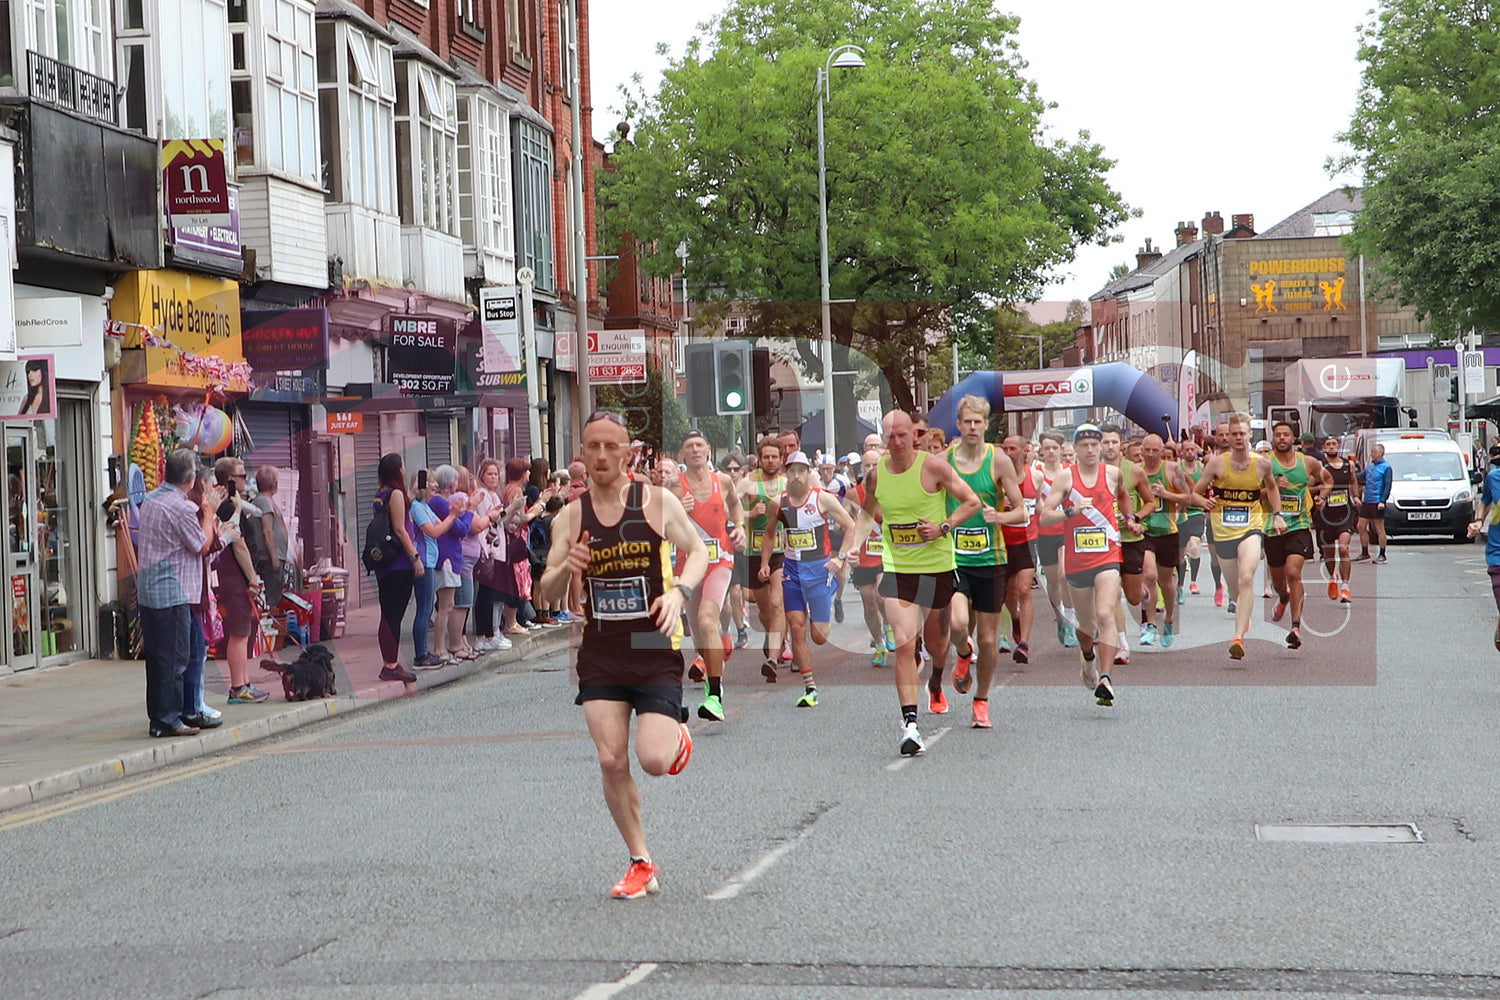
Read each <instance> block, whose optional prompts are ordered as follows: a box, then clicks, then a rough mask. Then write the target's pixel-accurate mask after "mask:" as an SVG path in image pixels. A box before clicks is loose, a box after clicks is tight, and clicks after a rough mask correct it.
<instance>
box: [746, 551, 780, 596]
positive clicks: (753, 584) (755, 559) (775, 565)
mask: <svg viewBox="0 0 1500 1000" xmlns="http://www.w3.org/2000/svg"><path fill="white" fill-rule="evenodd" d="M745 558H747V559H749V560H750V589H751V590H761V589H763V588H765V587H769V586H770V585H771V582H770V581H769V580H767V581H766V582H765V583H761V582H760V554H759V553H757V554H755V555H754V556H746V557H745ZM785 558H786V557H785V556H784V555H783V554H782V553H780V552H772V553H771V561H770V563H769V564H768V565H769V566H770V568H771V575H772V576H775V575H776V571H777V570H778V569H780V568H781V563H782V561H783V560H784V559H785Z"/></svg>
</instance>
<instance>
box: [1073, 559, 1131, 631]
mask: <svg viewBox="0 0 1500 1000" xmlns="http://www.w3.org/2000/svg"><path fill="white" fill-rule="evenodd" d="M1109 570H1113V571H1115V572H1116V573H1118V572H1119V571H1120V564H1119V563H1105V564H1104V565H1103V566H1095V567H1094V568H1093V569H1086V570H1083V571H1082V572H1079V573H1069V574H1068V586H1070V587H1092V586H1093V585H1094V577H1096V576H1098V575H1099V574H1100V573H1104V572H1107V571H1109ZM1110 627H1111V628H1113V627H1114V626H1110Z"/></svg>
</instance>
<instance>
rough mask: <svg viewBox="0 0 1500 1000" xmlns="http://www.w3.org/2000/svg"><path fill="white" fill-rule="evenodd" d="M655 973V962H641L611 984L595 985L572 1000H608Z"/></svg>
mask: <svg viewBox="0 0 1500 1000" xmlns="http://www.w3.org/2000/svg"><path fill="white" fill-rule="evenodd" d="M655 971H656V963H655V962H642V963H641V964H640V965H637V966H636V967H635V968H634V969H631V970H630V971H629V972H627V973H626V974H625V975H624V976H623V977H622V978H620V979H617V980H615V981H614V982H612V983H595V984H594V985H592V986H590V987H589V988H588V989H586V990H584V991H583V992H582V993H580V994H578V995H577V996H576V997H574V998H573V1000H609V998H610V997H612V996H614V995H615V994H617V993H619V992H621V991H622V990H625V989H628V988H629V987H631V986H634V985H635V984H636V983H638V982H640V981H641V980H642V979H645V978H646V977H647V976H649V975H651V973H653V972H655Z"/></svg>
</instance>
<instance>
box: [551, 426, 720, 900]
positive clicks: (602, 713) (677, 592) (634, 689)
mask: <svg viewBox="0 0 1500 1000" xmlns="http://www.w3.org/2000/svg"><path fill="white" fill-rule="evenodd" d="M583 455H584V460H585V461H586V462H587V463H588V470H589V488H588V492H586V493H584V494H582V496H581V497H580V498H579V502H578V503H570V504H568V505H567V506H566V507H564V508H563V509H562V511H561V512H560V513H558V515H557V519H556V520H555V521H553V523H552V548H551V550H550V552H549V553H548V556H547V569H546V571H545V572H543V574H542V579H541V583H540V587H541V591H542V596H543V597H545V598H547V599H549V600H554V599H555V600H561V598H562V596H563V595H564V594H566V593H567V592H568V589H569V587H570V585H571V584H572V582H573V581H575V580H577V581H580V582H581V583H582V586H583V592H584V596H585V599H586V604H585V608H586V613H587V617H586V621H585V624H584V627H583V637H582V640H581V641H580V643H579V646H578V658H577V669H578V697H577V698H576V699H575V702H574V703H575V704H578V705H582V706H583V717H584V719H585V721H587V723H588V727H589V735H590V736H591V737H593V740H594V746H595V748H596V749H597V750H598V753H599V769H600V771H601V772H602V773H603V777H604V801H605V802H606V803H608V805H609V812H610V815H611V816H613V817H614V821H615V826H616V827H618V828H619V830H620V836H622V837H623V838H624V839H625V846H626V848H627V849H628V850H629V851H630V867H629V869H627V870H626V872H625V877H624V878H622V879H620V881H619V882H617V883H616V884H615V886H614V888H613V889H612V890H610V892H611V895H613V896H614V897H615V898H616V899H639V898H640V897H642V896H645V895H646V894H648V893H654V892H656V891H658V885H657V880H656V876H657V874H658V873H659V872H660V869H659V868H658V867H657V866H656V864H655V863H654V862H653V861H652V860H651V852H650V851H649V850H647V848H646V833H645V828H644V826H643V824H642V822H641V791H640V788H639V787H638V786H637V785H636V783H635V778H634V777H633V776H632V775H631V773H630V714H631V712H632V711H634V712H635V716H636V733H635V755H636V759H638V760H639V761H640V763H641V769H642V770H643V771H645V772H646V773H647V774H651V775H658V776H659V775H662V774H677V773H678V772H680V771H681V770H682V769H683V768H684V767H686V766H687V762H688V759H689V758H690V757H691V756H692V753H693V739H692V736H691V735H690V734H689V733H688V728H687V726H686V724H685V713H684V712H683V709H682V672H683V662H682V612H683V609H684V608H686V607H687V606H688V604H689V603H690V602H691V601H692V599H693V588H695V587H697V586H698V585H699V584H700V583H701V582H702V580H703V576H704V573H705V571H706V570H707V569H708V549H707V548H706V547H705V546H704V544H703V539H702V538H701V537H700V536H699V534H698V532H697V531H696V530H695V529H694V527H693V524H692V522H691V521H690V520H689V519H688V516H687V513H686V512H685V511H684V510H683V509H682V504H681V502H679V501H678V499H677V498H676V497H675V496H673V495H672V494H671V492H670V491H668V490H665V489H662V488H661V487H656V486H649V485H647V484H645V483H641V482H633V481H632V480H631V478H630V475H629V473H628V471H627V467H628V465H629V463H630V434H629V432H628V431H627V430H626V428H625V421H624V420H623V419H622V418H621V417H620V416H619V415H618V414H615V413H595V414H594V415H593V416H591V417H589V419H588V421H587V422H585V423H584V426H583ZM668 542H671V543H672V544H673V545H675V546H677V550H678V552H681V553H686V560H685V562H684V564H683V567H682V572H681V573H680V574H679V575H678V578H677V579H678V582H677V584H676V586H673V584H672V563H671V560H670V558H669V557H668V555H667V543H668Z"/></svg>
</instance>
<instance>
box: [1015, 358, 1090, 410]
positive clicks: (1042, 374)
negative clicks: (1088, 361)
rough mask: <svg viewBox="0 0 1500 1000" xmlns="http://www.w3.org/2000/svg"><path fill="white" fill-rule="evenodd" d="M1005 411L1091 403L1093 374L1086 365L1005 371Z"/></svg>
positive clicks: (1062, 407) (1046, 408)
mask: <svg viewBox="0 0 1500 1000" xmlns="http://www.w3.org/2000/svg"><path fill="white" fill-rule="evenodd" d="M1002 384H1003V385H1004V389H1005V409H1006V410H1053V409H1068V408H1072V407H1079V406H1093V405H1094V373H1093V372H1092V371H1090V370H1089V369H1087V368H1074V369H1071V370H1069V369H1066V368H1063V369H1057V370H1055V371H1034V372H1006V373H1005V374H1004V376H1003V377H1002Z"/></svg>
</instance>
